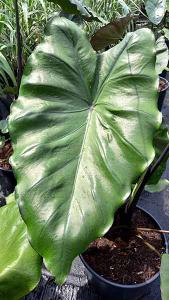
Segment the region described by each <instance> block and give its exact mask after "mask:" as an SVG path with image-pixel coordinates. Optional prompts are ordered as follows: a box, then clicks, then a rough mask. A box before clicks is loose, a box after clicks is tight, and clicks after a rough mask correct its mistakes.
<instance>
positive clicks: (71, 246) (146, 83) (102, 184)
mask: <svg viewBox="0 0 169 300" xmlns="http://www.w3.org/2000/svg"><path fill="white" fill-rule="evenodd" d="M155 60H156V58H155V41H154V37H153V34H152V33H151V31H150V30H148V29H141V30H138V31H136V32H135V33H129V34H128V35H127V36H126V37H125V39H124V40H123V41H122V42H121V43H120V44H119V45H117V46H116V47H114V48H112V49H110V50H109V51H106V52H105V53H103V54H99V55H98V54H97V53H96V52H95V51H94V50H93V49H92V47H91V45H90V43H89V41H88V40H87V38H86V35H85V33H84V32H83V31H82V30H80V29H79V28H78V26H76V25H75V24H74V23H73V22H71V21H69V20H66V19H64V18H55V19H52V20H51V22H50V23H49V24H48V26H47V28H46V32H45V39H44V42H43V43H42V44H40V45H39V46H38V47H37V48H36V50H35V51H34V53H33V54H32V55H31V57H30V59H29V61H28V64H27V67H26V69H25V72H24V76H23V79H22V84H21V89H20V96H19V99H18V100H17V101H16V102H15V103H14V105H13V107H12V112H11V115H10V120H9V129H10V134H11V137H12V141H13V148H14V154H13V157H12V161H11V163H12V165H13V168H14V171H15V175H16V177H17V194H18V199H17V201H18V203H19V206H20V211H21V213H22V216H23V218H24V221H25V223H26V225H27V227H28V232H29V236H30V239H31V243H32V245H33V247H34V248H35V250H36V251H38V253H40V254H41V255H42V256H43V257H44V259H45V264H46V266H47V267H48V269H49V270H50V271H51V272H52V274H53V275H54V276H55V277H56V280H57V282H58V283H62V282H63V281H64V280H65V278H66V276H67V274H68V273H69V270H70V266H71V263H72V260H73V259H74V258H75V257H76V256H77V255H78V254H79V253H82V252H83V251H84V250H85V249H86V247H87V246H88V244H89V243H90V242H91V241H93V240H94V239H96V238H97V237H99V236H102V235H103V234H105V233H106V232H107V230H108V229H109V228H110V226H111V224H112V223H113V217H114V214H115V212H116V210H117V209H118V208H119V207H120V206H121V205H122V204H123V203H124V201H125V200H126V199H127V197H128V196H129V194H130V191H131V186H132V184H133V183H135V182H136V181H137V179H138V177H139V176H140V175H141V174H142V173H143V172H144V171H145V169H146V168H147V167H148V165H149V164H150V163H151V162H152V160H153V158H154V155H155V153H154V149H153V146H152V141H153V135H154V133H155V132H156V130H157V129H158V127H159V125H160V123H161V114H160V113H159V111H158V110H157V86H158V78H157V75H156V72H155Z"/></svg>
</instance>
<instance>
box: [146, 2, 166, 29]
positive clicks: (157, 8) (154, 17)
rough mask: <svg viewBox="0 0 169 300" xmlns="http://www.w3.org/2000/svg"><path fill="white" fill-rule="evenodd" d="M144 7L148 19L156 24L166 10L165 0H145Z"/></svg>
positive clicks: (159, 21)
mask: <svg viewBox="0 0 169 300" xmlns="http://www.w3.org/2000/svg"><path fill="white" fill-rule="evenodd" d="M145 9H146V12H147V15H148V17H149V19H150V21H151V22H152V23H153V24H155V25H158V24H159V23H161V21H162V19H163V18H164V15H165V12H166V0H147V1H146V2H145Z"/></svg>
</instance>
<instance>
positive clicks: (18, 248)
mask: <svg viewBox="0 0 169 300" xmlns="http://www.w3.org/2000/svg"><path fill="white" fill-rule="evenodd" d="M0 228H1V230H0V249H1V251H0V299H2V300H18V299H20V298H21V297H23V296H25V295H26V294H28V293H29V292H30V291H31V290H32V289H33V288H34V287H36V285H37V284H38V281H39V279H40V274H41V264H42V260H41V258H40V256H39V255H38V254H37V253H36V252H35V251H34V250H33V248H32V247H31V246H30V244H29V242H28V239H27V231H26V226H25V224H24V222H23V220H22V219H21V216H20V214H19V210H18V207H17V205H16V203H15V202H13V201H12V202H10V203H9V204H8V205H6V206H3V207H1V208H0Z"/></svg>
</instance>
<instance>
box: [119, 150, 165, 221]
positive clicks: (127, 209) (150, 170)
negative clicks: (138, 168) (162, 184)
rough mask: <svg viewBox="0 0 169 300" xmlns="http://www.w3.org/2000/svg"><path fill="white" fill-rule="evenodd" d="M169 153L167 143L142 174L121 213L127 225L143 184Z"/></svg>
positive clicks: (143, 186)
mask: <svg viewBox="0 0 169 300" xmlns="http://www.w3.org/2000/svg"><path fill="white" fill-rule="evenodd" d="M168 154H169V144H168V145H167V147H166V148H165V149H164V151H163V152H162V154H161V155H160V157H159V158H158V160H157V161H156V162H155V164H154V165H150V167H149V168H148V169H147V172H146V173H145V175H144V178H143V181H142V182H141V184H140V186H139V188H138V190H137V191H136V194H135V196H134V198H133V200H132V203H131V204H130V201H129V202H128V203H127V205H126V206H125V213H124V215H123V217H124V222H123V223H124V224H125V225H127V226H130V222H131V218H132V215H133V212H134V210H135V208H136V206H137V204H138V201H139V198H140V196H141V193H142V192H143V190H144V188H145V185H146V184H147V182H148V180H149V179H150V177H151V176H152V175H153V174H154V172H155V171H156V170H157V169H158V167H159V166H160V164H161V163H162V161H163V160H164V159H165V158H166V156H167V155H168Z"/></svg>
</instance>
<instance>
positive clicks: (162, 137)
mask: <svg viewBox="0 0 169 300" xmlns="http://www.w3.org/2000/svg"><path fill="white" fill-rule="evenodd" d="M168 143H169V133H168V128H167V126H166V124H165V122H164V120H163V122H162V124H161V126H160V128H159V130H158V131H157V132H156V134H155V136H154V148H155V153H156V155H155V159H154V161H153V164H154V163H155V162H156V161H157V159H158V158H159V157H160V155H161V154H162V152H163V150H164V149H165V147H166V146H167V145H168ZM168 158H169V157H166V159H165V160H164V161H163V162H162V163H161V164H160V166H159V167H158V168H157V170H156V171H155V173H154V174H153V175H152V176H151V178H150V180H149V181H148V185H149V184H157V183H158V181H159V180H160V178H161V176H162V174H163V172H164V171H165V168H166V163H167V160H168Z"/></svg>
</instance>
